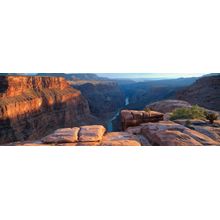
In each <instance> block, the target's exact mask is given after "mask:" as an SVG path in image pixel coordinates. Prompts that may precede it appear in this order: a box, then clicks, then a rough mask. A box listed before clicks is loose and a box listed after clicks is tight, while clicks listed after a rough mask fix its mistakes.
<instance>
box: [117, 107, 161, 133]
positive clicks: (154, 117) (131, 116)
mask: <svg viewBox="0 0 220 220" xmlns="http://www.w3.org/2000/svg"><path fill="white" fill-rule="evenodd" d="M161 120H163V113H160V112H155V111H149V112H145V111H135V110H122V111H121V124H122V130H126V129H127V128H128V127H132V126H137V125H140V124H141V123H145V122H158V121H161Z"/></svg>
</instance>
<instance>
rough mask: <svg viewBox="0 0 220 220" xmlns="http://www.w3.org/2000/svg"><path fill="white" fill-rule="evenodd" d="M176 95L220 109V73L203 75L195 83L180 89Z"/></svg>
mask: <svg viewBox="0 0 220 220" xmlns="http://www.w3.org/2000/svg"><path fill="white" fill-rule="evenodd" d="M176 97H177V98H178V99H182V100H185V101H188V102H189V103H191V104H198V105H199V106H202V107H205V108H208V109H210V110H215V111H220V75H216V76H208V77H201V78H200V79H198V80H197V81H196V82H195V83H194V84H193V85H191V86H189V87H187V88H186V89H184V90H181V91H179V92H178V93H177V95H176Z"/></svg>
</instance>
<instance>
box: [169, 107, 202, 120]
mask: <svg viewBox="0 0 220 220" xmlns="http://www.w3.org/2000/svg"><path fill="white" fill-rule="evenodd" d="M170 119H171V120H175V119H205V110H204V109H203V108H201V107H199V106H198V105H193V106H192V107H191V108H177V109H175V110H174V111H173V112H172V113H171V117H170Z"/></svg>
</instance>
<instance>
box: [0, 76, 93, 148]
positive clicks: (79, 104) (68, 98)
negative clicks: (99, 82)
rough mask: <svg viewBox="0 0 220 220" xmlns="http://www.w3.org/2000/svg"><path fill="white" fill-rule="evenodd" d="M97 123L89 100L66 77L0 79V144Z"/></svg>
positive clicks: (3, 77) (31, 138) (8, 77)
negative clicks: (91, 111) (90, 108)
mask: <svg viewBox="0 0 220 220" xmlns="http://www.w3.org/2000/svg"><path fill="white" fill-rule="evenodd" d="M93 120H94V118H93V117H92V116H91V115H90V110H89V105H88V102H87V100H86V99H85V98H84V97H83V96H82V95H81V93H80V91H78V90H76V89H73V88H71V87H70V86H69V84H68V83H67V81H66V80H65V79H64V78H61V77H36V76H35V77H30V76H0V144H3V143H7V142H12V141H17V140H29V139H30V140H34V139H37V138H40V137H43V136H45V135H46V134H48V133H50V132H51V131H53V130H55V129H57V128H62V127H72V126H74V125H76V126H77V125H81V124H87V123H88V124H89V123H91V122H92V121H93Z"/></svg>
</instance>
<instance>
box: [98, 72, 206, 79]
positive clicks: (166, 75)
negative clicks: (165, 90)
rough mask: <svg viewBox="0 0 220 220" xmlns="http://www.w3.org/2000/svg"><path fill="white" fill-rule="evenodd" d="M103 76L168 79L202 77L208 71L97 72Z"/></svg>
mask: <svg viewBox="0 0 220 220" xmlns="http://www.w3.org/2000/svg"><path fill="white" fill-rule="evenodd" d="M96 74H97V75H98V76H101V77H109V78H133V79H135V78H150V79H160V78H161V79H167V78H181V77H184V78H186V77H200V76H203V75H205V74H206V73H96Z"/></svg>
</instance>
